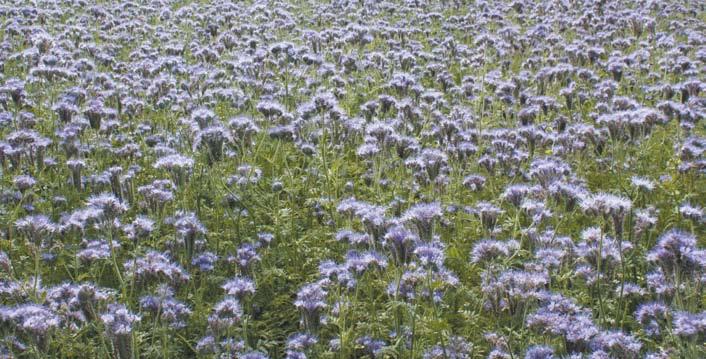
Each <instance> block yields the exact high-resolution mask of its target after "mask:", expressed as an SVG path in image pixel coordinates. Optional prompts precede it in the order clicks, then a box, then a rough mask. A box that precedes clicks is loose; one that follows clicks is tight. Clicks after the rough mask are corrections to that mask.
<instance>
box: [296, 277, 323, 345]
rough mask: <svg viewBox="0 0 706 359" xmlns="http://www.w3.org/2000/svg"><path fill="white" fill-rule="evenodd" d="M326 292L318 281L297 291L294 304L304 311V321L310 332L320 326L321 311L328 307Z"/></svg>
mask: <svg viewBox="0 0 706 359" xmlns="http://www.w3.org/2000/svg"><path fill="white" fill-rule="evenodd" d="M326 294H327V293H326V291H325V290H324V289H323V288H322V287H321V285H320V284H318V283H312V284H307V285H305V286H303V287H302V288H301V289H300V290H299V292H298V293H297V299H296V300H295V301H294V306H295V307H296V308H297V309H299V310H300V311H301V312H302V321H303V323H304V326H305V328H306V329H307V330H308V331H309V332H312V333H313V332H314V331H315V330H316V328H318V325H319V317H320V315H321V311H322V310H324V309H326V308H327V307H328V304H326Z"/></svg>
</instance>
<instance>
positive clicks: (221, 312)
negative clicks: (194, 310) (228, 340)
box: [208, 297, 243, 333]
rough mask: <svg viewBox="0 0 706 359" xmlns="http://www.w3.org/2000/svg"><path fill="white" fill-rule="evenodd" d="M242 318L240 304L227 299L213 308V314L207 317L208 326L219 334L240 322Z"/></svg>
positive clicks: (233, 299)
mask: <svg viewBox="0 0 706 359" xmlns="http://www.w3.org/2000/svg"><path fill="white" fill-rule="evenodd" d="M242 316H243V308H242V307H241V306H240V302H239V301H238V300H237V299H235V298H231V297H227V298H225V299H223V300H221V301H220V302H218V303H216V305H215V306H214V307H213V312H212V313H211V315H209V316H208V325H209V326H210V328H211V329H212V330H213V331H214V332H216V333H219V332H221V331H224V330H227V329H228V328H230V327H232V326H234V325H235V324H237V323H238V322H240V319H241V317H242Z"/></svg>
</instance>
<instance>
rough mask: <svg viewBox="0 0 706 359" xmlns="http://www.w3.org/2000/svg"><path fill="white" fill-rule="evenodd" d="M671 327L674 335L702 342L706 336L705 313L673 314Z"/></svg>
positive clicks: (680, 312)
mask: <svg viewBox="0 0 706 359" xmlns="http://www.w3.org/2000/svg"><path fill="white" fill-rule="evenodd" d="M673 325H674V330H673V333H674V334H675V335H677V336H680V337H683V338H687V339H696V340H703V339H704V336H706V312H701V313H689V312H682V311H679V312H675V313H674V321H673Z"/></svg>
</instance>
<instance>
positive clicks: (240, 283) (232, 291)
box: [221, 277, 255, 300]
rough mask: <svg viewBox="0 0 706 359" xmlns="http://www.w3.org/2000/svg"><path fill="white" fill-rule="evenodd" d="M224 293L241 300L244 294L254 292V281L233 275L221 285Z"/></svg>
mask: <svg viewBox="0 0 706 359" xmlns="http://www.w3.org/2000/svg"><path fill="white" fill-rule="evenodd" d="M221 288H223V290H225V292H226V294H227V295H229V296H232V297H235V298H236V299H238V300H242V299H243V298H244V297H245V296H246V295H253V294H255V283H254V282H253V281H252V280H251V279H250V278H245V277H235V278H232V279H230V280H228V281H226V282H225V283H223V285H222V286H221Z"/></svg>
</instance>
